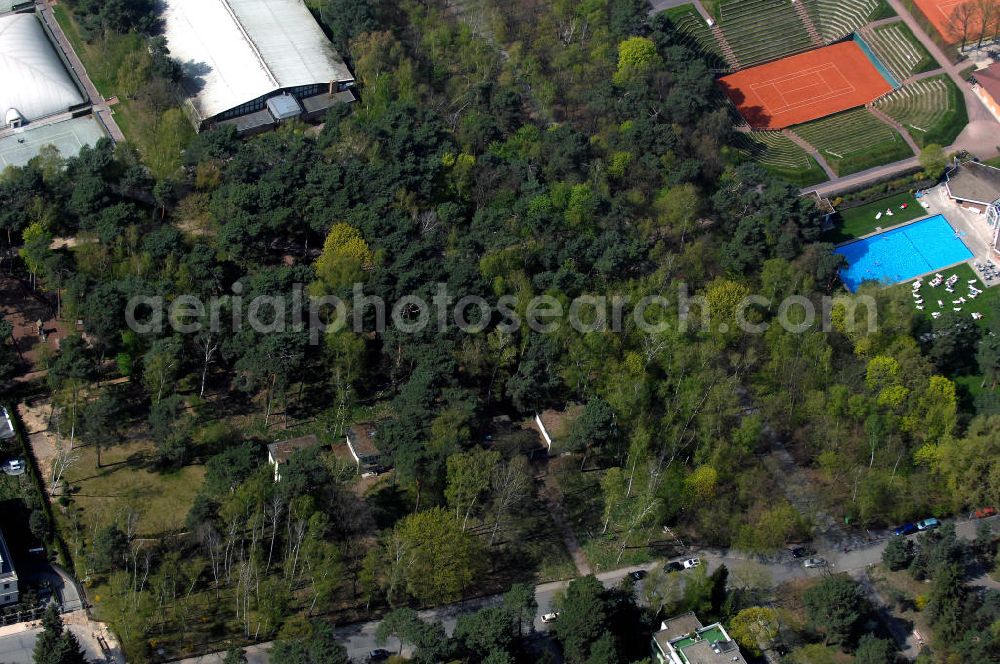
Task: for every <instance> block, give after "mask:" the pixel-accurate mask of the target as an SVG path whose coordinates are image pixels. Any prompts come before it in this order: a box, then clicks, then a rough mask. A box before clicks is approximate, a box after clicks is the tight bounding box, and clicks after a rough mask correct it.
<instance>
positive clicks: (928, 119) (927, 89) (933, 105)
mask: <svg viewBox="0 0 1000 664" xmlns="http://www.w3.org/2000/svg"><path fill="white" fill-rule="evenodd" d="M952 103H953V102H952V91H951V87H950V86H949V85H948V81H947V80H946V77H944V76H935V77H934V78H927V79H924V80H922V81H917V82H915V83H910V84H909V85H904V86H903V87H901V88H900V89H899V90H896V91H895V92H893V93H891V94H889V95H887V96H885V97H883V98H882V99H881V100H879V101H878V102H877V103H876V104H875V106H876V107H877V108H878V109H879V110H880V111H882V112H883V113H885V114H886V115H888V116H889V117H891V118H892V119H894V120H895V121H896V122H898V123H899V124H901V125H903V126H904V127H906V129H907V131H910V132H911V133H913V134H914V138H918V137H917V134H920V133H926V132H928V131H930V130H931V129H932V128H933V127H935V126H936V125H937V124H938V123H939V122H941V121H942V120H944V119H945V117H947V116H948V114H949V112H950V111H951V107H952Z"/></svg>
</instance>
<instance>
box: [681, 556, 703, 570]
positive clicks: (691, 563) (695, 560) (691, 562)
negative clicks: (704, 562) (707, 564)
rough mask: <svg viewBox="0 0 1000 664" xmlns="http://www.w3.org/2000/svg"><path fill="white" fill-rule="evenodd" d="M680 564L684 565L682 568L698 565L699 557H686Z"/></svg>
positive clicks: (699, 563)
mask: <svg viewBox="0 0 1000 664" xmlns="http://www.w3.org/2000/svg"><path fill="white" fill-rule="evenodd" d="M681 564H682V565H684V569H691V568H692V567H700V566H701V558H688V559H687V560H685V561H684V562H683V563H681Z"/></svg>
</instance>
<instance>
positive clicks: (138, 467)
mask: <svg viewBox="0 0 1000 664" xmlns="http://www.w3.org/2000/svg"><path fill="white" fill-rule="evenodd" d="M77 452H78V455H79V460H78V461H77V462H76V463H75V464H74V465H73V466H72V467H71V468H70V469H69V470H67V471H66V475H65V477H66V480H67V481H68V482H69V484H70V485H71V486H73V488H74V493H73V502H74V503H76V504H77V505H79V506H80V508H81V509H82V510H83V512H82V513H83V521H84V523H85V525H86V526H87V530H86V532H87V533H88V535H89V533H91V532H92V530H91V528H92V527H95V526H96V527H103V526H107V525H109V524H110V523H112V522H113V521H114V520H115V518H116V517H117V516H118V515H120V514H122V513H124V510H126V509H131V510H132V511H134V512H136V513H138V516H139V518H138V521H137V523H136V532H137V533H138V534H139V535H142V536H153V535H159V534H162V533H165V532H171V531H176V530H178V529H180V528H182V527H183V526H184V519H185V517H187V513H188V511H189V510H190V509H191V505H192V504H193V503H194V497H195V495H196V494H197V493H198V491H199V489H201V485H202V481H203V479H204V476H205V468H204V466H185V467H183V468H181V469H180V470H177V471H173V472H158V471H156V470H154V469H153V468H152V467H151V466H150V459H151V457H152V455H153V452H154V449H153V445H152V443H149V442H146V441H137V442H129V443H125V444H122V445H115V446H112V447H110V448H108V449H106V450H103V451H102V452H101V463H102V467H101V468H97V463H96V461H97V459H96V450H95V448H94V447H93V446H86V447H80V448H78V450H77ZM69 530H70V529H68V528H67V529H66V531H65V532H69Z"/></svg>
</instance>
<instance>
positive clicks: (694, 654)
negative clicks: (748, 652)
mask: <svg viewBox="0 0 1000 664" xmlns="http://www.w3.org/2000/svg"><path fill="white" fill-rule="evenodd" d="M718 632H719V633H718V634H708V633H706V634H705V635H703V636H702V639H701V640H700V641H694V642H692V643H689V644H687V645H686V646H684V648H678V650H680V653H681V657H683V658H684V659H685V660H687V663H688V664H723V663H724V662H736V663H737V664H746V660H745V659H743V655H742V653H740V649H739V646H737V645H736V644H735V643H733V642H732V641H730V640H728V639H726V638H725V637H724V636H723V635H722V633H721V630H718ZM713 639H714V640H713Z"/></svg>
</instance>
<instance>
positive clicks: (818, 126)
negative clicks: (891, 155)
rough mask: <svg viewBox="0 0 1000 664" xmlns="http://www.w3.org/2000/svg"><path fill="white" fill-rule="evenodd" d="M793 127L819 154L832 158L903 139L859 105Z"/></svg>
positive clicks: (842, 156)
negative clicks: (853, 108) (855, 108)
mask: <svg viewBox="0 0 1000 664" xmlns="http://www.w3.org/2000/svg"><path fill="white" fill-rule="evenodd" d="M793 130H794V131H795V133H796V134H798V135H799V136H801V137H802V138H803V139H805V140H806V141H807V142H808V143H809V144H810V145H812V146H813V147H814V148H816V149H817V150H819V151H820V152H821V153H823V154H827V155H830V156H832V157H835V158H844V157H847V156H848V155H851V154H854V153H859V152H866V151H867V150H869V149H870V148H871V147H872V146H876V145H880V144H884V143H895V142H897V141H898V142H903V138H902V137H901V136H900V135H899V134H898V133H896V131H895V130H894V129H892V128H891V127H889V126H888V125H885V124H883V123H882V122H880V121H879V120H878V118H876V117H875V116H873V115H872V114H871V113H869V112H868V111H867V110H866V109H863V108H862V109H857V110H854V111H847V112H846V113H840V114H837V115H832V116H830V117H828V118H823V119H821V120H814V121H812V122H807V123H806V124H801V125H796V126H795V127H793Z"/></svg>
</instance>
